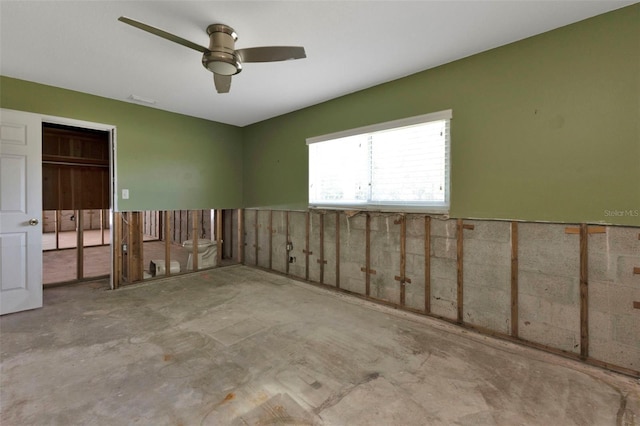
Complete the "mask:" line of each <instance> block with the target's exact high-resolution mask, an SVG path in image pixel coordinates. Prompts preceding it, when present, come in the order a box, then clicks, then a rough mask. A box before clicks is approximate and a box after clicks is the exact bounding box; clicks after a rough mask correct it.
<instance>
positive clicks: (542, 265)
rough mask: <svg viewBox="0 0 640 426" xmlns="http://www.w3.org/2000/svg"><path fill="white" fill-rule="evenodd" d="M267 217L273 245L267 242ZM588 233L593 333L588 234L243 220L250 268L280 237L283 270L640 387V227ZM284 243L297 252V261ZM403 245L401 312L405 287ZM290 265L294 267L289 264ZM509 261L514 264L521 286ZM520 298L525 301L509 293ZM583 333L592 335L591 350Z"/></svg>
mask: <svg viewBox="0 0 640 426" xmlns="http://www.w3.org/2000/svg"><path fill="white" fill-rule="evenodd" d="M269 214H271V215H272V219H271V220H272V227H273V229H272V232H271V235H270V234H269V232H265V231H264V230H265V229H267V228H268V227H269ZM255 215H257V217H258V232H257V233H256V228H255V222H254V221H255V217H256V216H255ZM367 216H368V217H369V226H370V227H369V236H368V238H367ZM307 220H308V224H307ZM403 220H404V223H405V227H404V235H403V232H402V229H403V228H402V221H403ZM321 221H323V226H322V230H321V226H320V223H321ZM287 224H288V226H287ZM460 229H461V230H462V235H461V236H460V235H459V232H460V231H459V230H460ZM589 229H591V231H590V233H589V234H588V235H589V236H588V251H587V253H588V256H587V257H588V258H587V261H588V276H587V277H586V279H587V282H588V286H587V292H588V297H587V299H586V300H588V306H587V309H588V327H587V325H586V323H584V322H582V320H581V298H580V294H581V288H580V269H581V264H584V262H585V257H582V259H581V249H580V241H581V238H583V237H582V236H581V235H580V232H579V231H580V226H579V225H565V224H550V223H522V222H519V223H516V222H513V223H511V222H503V221H487V220H466V219H465V220H462V221H460V222H459V221H458V220H455V219H442V218H440V217H428V216H425V215H420V214H399V213H363V212H359V213H355V212H342V211H340V212H335V211H315V210H313V211H309V212H299V211H289V212H281V211H273V212H269V211H256V210H246V211H245V263H246V264H248V265H258V266H261V267H265V265H267V264H268V253H267V251H268V248H269V238H271V244H272V248H271V256H272V262H271V269H272V270H274V271H278V272H282V273H285V274H288V275H290V276H293V277H297V278H301V279H307V280H309V281H312V282H317V283H320V282H321V281H322V284H325V285H328V286H331V287H339V288H340V289H341V290H344V291H348V292H351V293H356V294H359V295H363V296H365V297H369V298H370V299H372V300H379V301H383V302H385V303H391V304H393V305H396V306H398V307H399V308H407V309H409V310H412V311H419V312H423V313H425V314H428V315H433V316H437V317H441V318H443V319H446V320H449V321H451V322H455V323H461V324H463V325H467V326H471V327H475V328H476V329H478V330H479V331H481V332H489V333H491V334H496V335H502V336H504V337H508V338H515V339H516V340H518V341H520V342H523V343H528V344H531V345H534V346H536V347H539V348H542V349H545V348H546V349H548V350H552V351H554V352H558V351H562V352H563V353H565V354H568V355H569V356H571V354H573V357H575V358H580V357H581V358H582V359H585V360H586V361H587V362H593V363H595V364H598V365H605V366H608V367H610V368H614V369H617V370H619V371H624V372H626V373H628V374H632V375H638V376H640V365H639V364H640V309H638V308H637V307H636V306H637V305H638V304H640V269H634V268H640V228H631V227H628V228H624V227H604V226H596V227H589ZM594 230H595V231H594ZM592 231H593V232H592ZM596 231H597V232H596ZM256 236H257V237H258V239H257V243H258V246H259V250H258V259H257V260H256V259H255V248H254V247H253V244H254V243H255V242H256ZM287 236H288V241H289V242H291V243H292V245H293V249H292V250H291V251H290V252H287V250H286V242H287ZM321 236H322V240H323V241H322V247H321V243H320V240H321ZM460 237H461V238H460ZM307 241H308V242H307ZM403 241H404V249H405V250H404V253H405V268H404V277H405V279H406V280H407V282H406V283H405V285H404V301H403V300H402V298H401V295H402V293H401V291H402V288H403V285H402V283H401V282H400V281H399V278H400V277H402V256H401V254H402V242H403ZM458 241H462V246H461V247H460V248H461V257H459V253H458ZM367 242H368V244H369V247H370V256H369V269H370V271H371V274H370V275H369V279H370V288H369V290H370V291H369V294H367V291H366V277H367V274H366V272H365V271H364V270H365V269H366V266H367V256H366V248H367ZM306 244H308V252H309V255H308V258H309V261H308V263H307V262H306V254H305V248H306ZM338 251H339V253H338ZM289 258H294V259H295V261H294V262H292V263H291V262H289V263H288V260H289ZM276 259H277V260H276ZM319 260H323V261H325V262H326V263H322V264H321V263H319V262H318V261H319ZM265 262H266V263H265ZM512 262H513V264H515V265H517V274H515V276H512V267H513V264H512ZM338 271H339V274H337V272H338ZM374 271H375V273H374ZM513 271H516V269H513ZM409 280H410V282H408V281H409ZM512 288H514V289H516V291H517V293H513V294H512ZM459 290H460V291H461V294H462V299H461V300H458V294H459V293H458V292H459ZM583 291H584V290H583ZM403 302H404V303H403ZM634 302H636V303H635V304H634ZM512 303H513V304H514V311H513V312H512ZM459 312H461V313H462V318H458V315H459ZM581 326H582V327H584V328H585V329H587V332H588V336H586V340H584V339H585V337H582V338H581ZM583 342H586V344H583ZM587 346H588V347H587Z"/></svg>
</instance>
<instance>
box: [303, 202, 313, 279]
mask: <svg viewBox="0 0 640 426" xmlns="http://www.w3.org/2000/svg"><path fill="white" fill-rule="evenodd" d="M310 214H311V213H309V211H308V210H307V212H306V213H305V215H304V250H302V252H303V253H304V279H305V280H307V281H308V280H309V255H310V254H311V252H310V251H309V229H310V227H311V224H310V222H311V216H310Z"/></svg>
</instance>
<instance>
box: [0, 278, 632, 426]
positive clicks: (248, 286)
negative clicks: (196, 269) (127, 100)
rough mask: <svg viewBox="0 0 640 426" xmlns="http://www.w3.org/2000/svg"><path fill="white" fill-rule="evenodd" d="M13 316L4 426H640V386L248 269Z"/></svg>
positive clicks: (53, 300) (83, 287)
mask: <svg viewBox="0 0 640 426" xmlns="http://www.w3.org/2000/svg"><path fill="white" fill-rule="evenodd" d="M106 288H107V284H106V282H105V281H97V282H93V283H83V284H76V285H72V286H66V287H56V288H51V289H46V290H45V293H44V297H45V299H44V304H45V306H44V308H42V309H39V310H35V311H29V312H22V313H17V314H11V315H6V316H3V317H1V318H0V327H1V328H0V331H1V334H0V343H1V364H0V368H1V371H0V372H1V375H0V381H1V383H0V385H1V386H0V403H1V410H2V412H1V417H0V423H1V424H2V425H41V424H52V425H79V424H82V425H115V424H127V425H135V424H140V425H209V424H211V425H214V424H215V425H247V424H249V425H284V424H297V425H316V424H317V425H322V424H325V425H432V424H433V425H439V424H443V425H444V424H447V425H448V424H463V425H464V424H488V425H494V424H498V425H517V424H523V425H530V424H534V425H536V424H538V425H550V424H553V425H590V424H591V425H638V424H640V382H639V381H638V379H633V378H629V377H625V376H621V375H618V374H615V373H611V372H608V371H605V370H601V369H598V368H595V367H591V366H588V365H584V364H581V363H578V362H574V361H571V360H568V359H564V358H560V357H557V356H554V355H551V354H548V353H543V352H540V351H537V350H533V349H530V348H526V347H522V346H519V345H515V344H512V343H509V342H504V341H500V340H495V339H493V338H490V337H486V336H481V335H478V334H475V333H472V332H469V331H466V330H463V329H461V328H458V327H456V326H453V325H450V324H446V323H442V322H439V321H437V320H433V319H430V318H423V317H419V316H415V315H412V314H409V313H403V312H399V311H395V310H393V309H390V308H386V307H383V306H379V305H375V304H372V303H369V302H366V301H363V300H360V299H356V298H354V297H352V296H345V295H341V294H338V293H334V292H329V291H327V290H324V289H319V288H316V287H313V286H311V285H308V284H303V283H299V282H296V281H293V280H290V279H287V278H285V277H281V276H278V275H273V274H269V273H267V272H263V271H259V270H255V269H252V268H248V267H244V266H232V267H227V268H218V269H214V270H209V271H203V272H200V273H196V274H192V275H188V276H182V277H175V278H171V279H168V280H161V281H154V282H150V283H146V284H141V285H135V286H131V287H126V288H124V289H122V290H117V291H107V290H106Z"/></svg>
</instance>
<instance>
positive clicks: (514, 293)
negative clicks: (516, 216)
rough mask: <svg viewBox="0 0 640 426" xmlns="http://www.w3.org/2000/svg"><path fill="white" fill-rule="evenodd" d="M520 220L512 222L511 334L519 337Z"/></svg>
mask: <svg viewBox="0 0 640 426" xmlns="http://www.w3.org/2000/svg"><path fill="white" fill-rule="evenodd" d="M518 321H519V319H518V222H511V335H512V336H513V337H518Z"/></svg>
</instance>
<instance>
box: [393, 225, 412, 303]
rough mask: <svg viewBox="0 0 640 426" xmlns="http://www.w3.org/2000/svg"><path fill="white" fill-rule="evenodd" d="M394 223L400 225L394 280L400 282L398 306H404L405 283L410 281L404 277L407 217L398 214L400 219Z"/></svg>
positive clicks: (405, 269)
mask: <svg viewBox="0 0 640 426" xmlns="http://www.w3.org/2000/svg"><path fill="white" fill-rule="evenodd" d="M394 223H396V224H399V225H400V275H399V276H395V277H394V278H395V280H396V281H398V282H399V283H400V306H404V305H405V304H406V303H405V302H406V283H407V282H409V283H410V282H411V280H410V279H408V278H407V277H406V272H407V218H406V217H405V215H400V219H398V220H397V221H395V222H394Z"/></svg>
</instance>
